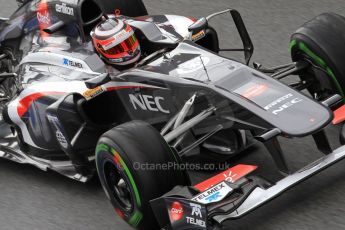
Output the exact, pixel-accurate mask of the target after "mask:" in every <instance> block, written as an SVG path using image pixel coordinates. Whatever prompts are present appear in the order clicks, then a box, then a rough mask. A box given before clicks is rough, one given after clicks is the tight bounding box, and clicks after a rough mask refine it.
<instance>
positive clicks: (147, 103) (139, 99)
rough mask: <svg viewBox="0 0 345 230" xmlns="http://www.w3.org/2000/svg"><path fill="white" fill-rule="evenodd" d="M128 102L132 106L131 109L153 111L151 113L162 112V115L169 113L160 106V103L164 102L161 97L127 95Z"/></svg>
mask: <svg viewBox="0 0 345 230" xmlns="http://www.w3.org/2000/svg"><path fill="white" fill-rule="evenodd" d="M129 100H130V102H131V103H132V105H133V108H134V109H135V110H137V109H138V108H140V109H142V110H145V111H153V112H162V113H170V111H169V110H167V109H164V108H163V106H162V104H161V103H162V102H163V101H164V98H163V97H159V96H157V97H153V96H150V95H143V94H138V95H134V94H129Z"/></svg>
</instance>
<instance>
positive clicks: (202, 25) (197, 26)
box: [188, 17, 208, 34]
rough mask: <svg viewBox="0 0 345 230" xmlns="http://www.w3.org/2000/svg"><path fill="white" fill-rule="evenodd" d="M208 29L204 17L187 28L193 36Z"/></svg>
mask: <svg viewBox="0 0 345 230" xmlns="http://www.w3.org/2000/svg"><path fill="white" fill-rule="evenodd" d="M207 27H208V21H207V19H206V18H205V17H202V18H200V19H199V20H197V21H196V22H194V23H193V24H192V25H190V26H189V27H188V31H189V32H191V33H193V34H195V33H198V32H200V31H202V30H204V29H206V28H207Z"/></svg>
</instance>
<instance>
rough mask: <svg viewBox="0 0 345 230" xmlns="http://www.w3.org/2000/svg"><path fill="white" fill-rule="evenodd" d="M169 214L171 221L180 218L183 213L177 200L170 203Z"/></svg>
mask: <svg viewBox="0 0 345 230" xmlns="http://www.w3.org/2000/svg"><path fill="white" fill-rule="evenodd" d="M169 214H170V219H171V220H172V221H173V222H175V221H179V220H181V219H182V218H183V214H184V211H183V207H182V205H181V204H180V203H179V202H174V203H172V205H171V208H170V212H169Z"/></svg>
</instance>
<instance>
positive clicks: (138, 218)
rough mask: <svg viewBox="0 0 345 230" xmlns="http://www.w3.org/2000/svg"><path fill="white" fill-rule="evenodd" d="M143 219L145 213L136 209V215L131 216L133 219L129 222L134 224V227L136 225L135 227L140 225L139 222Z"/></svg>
mask: <svg viewBox="0 0 345 230" xmlns="http://www.w3.org/2000/svg"><path fill="white" fill-rule="evenodd" d="M142 219H143V214H142V213H141V212H139V211H136V212H135V213H134V215H133V216H132V217H131V219H130V220H129V221H128V223H129V224H130V225H131V226H132V227H134V228H136V227H137V226H138V225H139V223H140V221H141V220H142Z"/></svg>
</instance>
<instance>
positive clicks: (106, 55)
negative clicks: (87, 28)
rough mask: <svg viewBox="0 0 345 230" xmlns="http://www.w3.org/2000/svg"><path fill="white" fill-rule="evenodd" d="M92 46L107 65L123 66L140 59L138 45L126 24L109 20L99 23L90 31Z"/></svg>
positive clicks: (130, 28) (132, 32) (116, 20)
mask: <svg viewBox="0 0 345 230" xmlns="http://www.w3.org/2000/svg"><path fill="white" fill-rule="evenodd" d="M91 37H92V41H93V45H94V47H95V49H96V50H97V52H98V53H99V55H101V57H102V58H103V59H104V60H105V61H106V62H107V63H109V64H112V65H119V66H125V65H129V64H132V63H135V62H136V61H138V59H139V58H140V55H141V52H140V45H139V41H138V40H137V38H136V37H135V34H134V31H133V29H132V27H131V26H130V25H128V24H127V23H126V22H124V21H122V20H119V19H115V18H111V19H106V20H105V21H102V22H100V23H99V24H98V25H97V26H96V27H95V28H94V29H93V30H92V31H91Z"/></svg>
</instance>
